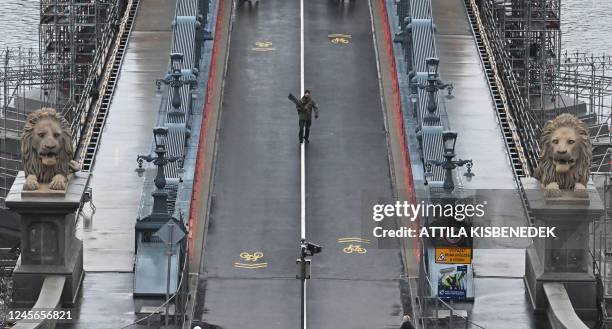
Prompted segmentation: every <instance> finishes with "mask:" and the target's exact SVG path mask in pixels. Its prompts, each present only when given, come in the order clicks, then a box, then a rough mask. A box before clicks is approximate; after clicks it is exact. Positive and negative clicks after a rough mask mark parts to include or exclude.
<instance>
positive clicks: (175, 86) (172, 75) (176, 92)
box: [155, 53, 199, 115]
mask: <svg viewBox="0 0 612 329" xmlns="http://www.w3.org/2000/svg"><path fill="white" fill-rule="evenodd" d="M182 62H183V54H181V53H172V54H170V67H171V70H170V72H169V73H168V74H166V76H165V77H164V78H163V79H157V80H155V85H156V86H157V89H158V90H159V89H160V88H161V85H162V84H165V85H169V86H170V87H172V101H171V104H172V108H173V111H172V112H171V113H170V114H180V115H182V114H183V112H181V111H179V108H180V107H181V105H182V104H181V103H182V101H181V87H182V86H183V85H185V84H189V87H190V88H191V89H194V88H195V87H196V86H197V84H198V80H197V75H198V73H199V72H198V70H197V69H195V68H194V69H191V70H187V72H184V71H185V70H182V69H181V66H180V64H181V63H182ZM183 77H184V79H183V80H181V78H183Z"/></svg>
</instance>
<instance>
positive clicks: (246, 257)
mask: <svg viewBox="0 0 612 329" xmlns="http://www.w3.org/2000/svg"><path fill="white" fill-rule="evenodd" d="M263 255H264V254H263V252H261V251H256V252H254V253H252V254H249V253H248V252H241V253H240V258H242V259H244V260H246V261H249V262H256V261H257V260H258V259H260V258H262V257H263Z"/></svg>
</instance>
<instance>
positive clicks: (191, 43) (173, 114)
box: [124, 0, 214, 328]
mask: <svg viewBox="0 0 612 329" xmlns="http://www.w3.org/2000/svg"><path fill="white" fill-rule="evenodd" d="M211 3H214V2H213V1H210V0H178V1H177V3H176V7H175V13H174V17H175V18H174V21H173V23H172V40H171V47H170V55H169V66H168V72H167V74H166V75H165V77H161V78H160V79H158V80H156V81H152V88H155V86H157V88H158V90H160V92H162V94H163V96H162V101H161V103H160V108H159V112H158V116H157V122H156V127H157V128H159V127H164V128H167V137H165V142H164V145H165V149H166V151H167V153H166V157H168V158H173V157H174V158H178V159H179V160H178V161H175V162H169V163H167V164H166V165H165V166H164V173H165V181H166V185H165V187H164V191H165V192H167V197H168V199H167V209H168V214H169V215H172V217H173V218H177V219H178V221H179V222H181V223H182V225H184V226H185V227H186V228H187V229H188V230H189V229H190V228H189V227H188V221H187V218H186V214H189V208H190V206H191V204H190V201H191V194H192V191H193V172H194V170H195V158H196V157H195V152H196V151H197V148H198V142H199V139H198V134H199V133H200V123H201V122H202V120H201V118H202V116H203V115H204V114H203V113H202V108H203V104H204V99H203V94H202V91H203V90H205V89H206V86H205V85H204V84H205V83H206V81H207V79H205V78H206V77H207V74H205V73H206V72H207V71H206V70H207V69H208V65H205V62H204V61H205V60H206V59H207V58H208V57H205V56H204V55H205V53H204V52H205V51H209V50H210V49H208V48H207V47H204V43H205V41H207V40H211V33H210V30H209V29H207V28H210V29H212V25H213V24H211V22H212V20H211V19H210V18H211V16H213V15H214V14H211V12H212V10H211V9H210V6H212V4H211ZM206 54H207V53H206ZM201 66H202V72H203V73H202V75H201V74H200V73H201V71H200V70H201ZM157 128H156V129H157ZM155 149H156V143H155V142H153V143H152V145H151V154H153V153H154V152H155ZM155 181H156V175H155V172H154V170H152V168H148V169H147V170H146V174H145V179H144V184H143V190H142V194H141V202H140V207H139V211H138V223H140V222H141V220H142V219H145V218H147V216H149V215H150V214H151V213H152V209H153V207H154V199H153V198H151V193H152V192H153V191H154V190H155V189H156V186H155ZM137 227H138V225H137ZM137 239H138V229H137ZM148 243H149V244H151V243H159V244H164V242H163V241H162V240H161V239H152V240H150V241H149V242H148ZM190 248H191V246H189V239H183V240H182V242H181V248H180V251H179V261H178V264H179V265H178V266H179V268H180V270H179V271H178V279H177V282H178V284H177V290H176V292H174V293H171V296H170V298H169V299H168V300H166V301H165V302H164V303H163V304H162V305H160V306H159V307H157V308H156V309H154V310H153V311H152V312H151V313H150V314H148V315H146V316H144V317H142V318H140V319H139V320H137V321H136V322H134V323H132V324H130V325H128V326H126V327H124V328H129V327H137V326H147V328H148V327H157V325H159V321H160V320H161V317H162V315H163V314H164V309H165V307H166V306H167V304H168V303H170V304H172V305H173V306H174V314H173V315H172V318H173V319H174V320H173V321H172V322H173V325H174V326H175V327H177V328H179V327H182V326H183V324H184V323H185V322H186V321H187V319H188V316H189V314H188V310H187V307H186V306H187V303H188V301H189V296H190V293H189V283H190V282H189V281H190V280H189V249H190ZM159 250H163V248H160V249H159ZM136 258H137V259H139V258H138V250H137V257H136ZM162 258H163V257H162ZM160 265H161V264H160ZM135 280H138V271H136V272H135Z"/></svg>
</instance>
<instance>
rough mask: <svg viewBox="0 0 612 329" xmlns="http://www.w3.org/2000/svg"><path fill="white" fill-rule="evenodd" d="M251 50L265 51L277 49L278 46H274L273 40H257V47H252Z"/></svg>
mask: <svg viewBox="0 0 612 329" xmlns="http://www.w3.org/2000/svg"><path fill="white" fill-rule="evenodd" d="M251 50H254V51H259V52H265V51H273V50H276V48H273V47H272V41H257V42H255V47H253V48H251Z"/></svg>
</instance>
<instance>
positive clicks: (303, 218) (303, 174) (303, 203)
mask: <svg viewBox="0 0 612 329" xmlns="http://www.w3.org/2000/svg"><path fill="white" fill-rule="evenodd" d="M304 89H305V88H304V0H300V95H303V94H304ZM305 145H306V143H302V144H300V208H301V209H300V222H301V228H300V232H301V233H300V238H301V241H302V242H305V241H306V149H305ZM303 282H304V284H303V286H302V289H303V291H302V305H303V310H302V312H303V313H302V314H303V319H302V320H303V322H302V324H301V325H302V329H307V328H308V326H307V321H306V318H307V317H308V316H307V314H308V313H307V312H306V300H307V299H306V290H307V286H308V283H307V282H308V280H304V281H303Z"/></svg>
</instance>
